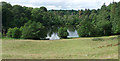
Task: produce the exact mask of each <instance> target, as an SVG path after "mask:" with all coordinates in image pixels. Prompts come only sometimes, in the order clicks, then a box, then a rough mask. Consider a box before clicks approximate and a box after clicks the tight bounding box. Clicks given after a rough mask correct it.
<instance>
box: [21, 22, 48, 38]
mask: <svg viewBox="0 0 120 61" xmlns="http://www.w3.org/2000/svg"><path fill="white" fill-rule="evenodd" d="M21 29H22V38H25V39H45V37H46V36H47V34H46V31H45V27H44V26H43V25H42V24H41V23H40V22H35V21H29V22H27V23H26V24H25V25H24V27H22V28H21Z"/></svg>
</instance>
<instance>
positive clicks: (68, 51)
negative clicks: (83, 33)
mask: <svg viewBox="0 0 120 61" xmlns="http://www.w3.org/2000/svg"><path fill="white" fill-rule="evenodd" d="M116 37H117V36H110V37H101V38H102V39H104V41H92V39H94V38H93V37H92V38H74V39H61V40H17V39H10V40H9V39H3V41H2V47H3V49H2V51H3V54H2V55H3V56H2V57H3V59H117V58H118V46H112V47H103V48H97V47H98V46H106V45H109V44H113V45H114V44H116V43H118V39H117V38H116ZM99 38H100V37H99ZM94 48H95V49H94Z"/></svg>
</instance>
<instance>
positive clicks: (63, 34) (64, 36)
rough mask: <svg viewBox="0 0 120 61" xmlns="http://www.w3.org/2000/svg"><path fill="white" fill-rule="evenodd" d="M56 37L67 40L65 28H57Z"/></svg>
mask: <svg viewBox="0 0 120 61" xmlns="http://www.w3.org/2000/svg"><path fill="white" fill-rule="evenodd" d="M58 36H59V37H61V38H67V36H68V32H67V28H65V27H64V28H62V27H61V28H59V30H58Z"/></svg>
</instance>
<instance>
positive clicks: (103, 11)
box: [1, 2, 120, 39]
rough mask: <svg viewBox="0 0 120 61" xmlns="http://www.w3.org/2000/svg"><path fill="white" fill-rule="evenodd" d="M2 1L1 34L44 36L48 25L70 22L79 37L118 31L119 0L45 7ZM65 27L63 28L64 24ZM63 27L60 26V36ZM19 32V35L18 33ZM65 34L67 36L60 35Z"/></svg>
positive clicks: (28, 36)
mask: <svg viewBox="0 0 120 61" xmlns="http://www.w3.org/2000/svg"><path fill="white" fill-rule="evenodd" d="M1 3H2V34H3V36H8V37H13V38H26V39H28V38H29V39H39V38H40V39H44V38H45V37H46V36H47V34H46V32H45V31H46V30H47V29H46V27H47V26H64V27H65V26H70V25H73V26H75V27H76V28H77V31H78V34H79V36H80V37H94V36H106V35H118V34H120V2H113V3H110V4H109V5H108V6H106V5H105V4H103V5H102V7H101V8H100V9H97V10H95V9H92V10H90V9H85V10H82V9H81V10H47V8H46V7H43V6H42V7H40V8H32V7H26V6H20V5H13V6H12V5H11V4H10V3H7V2H1ZM63 29H65V28H63ZM62 32H65V35H68V34H67V33H66V30H64V31H62V29H61V28H60V31H59V33H60V36H61V35H62ZM18 35H19V36H18ZM61 37H64V38H66V36H61Z"/></svg>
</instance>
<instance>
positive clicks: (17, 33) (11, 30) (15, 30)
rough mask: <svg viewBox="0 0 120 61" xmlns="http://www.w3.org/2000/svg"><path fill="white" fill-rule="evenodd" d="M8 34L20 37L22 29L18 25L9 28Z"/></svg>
mask: <svg viewBox="0 0 120 61" xmlns="http://www.w3.org/2000/svg"><path fill="white" fill-rule="evenodd" d="M7 36H8V37H12V38H20V37H21V31H20V29H19V28H17V27H15V28H9V29H8V32H7Z"/></svg>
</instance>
